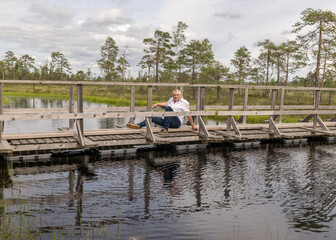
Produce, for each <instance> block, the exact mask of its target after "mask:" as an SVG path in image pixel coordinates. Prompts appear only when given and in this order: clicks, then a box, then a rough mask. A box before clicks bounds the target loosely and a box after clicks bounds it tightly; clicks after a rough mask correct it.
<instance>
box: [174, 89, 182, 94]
mask: <svg viewBox="0 0 336 240" xmlns="http://www.w3.org/2000/svg"><path fill="white" fill-rule="evenodd" d="M174 92H178V93H179V94H181V95H182V92H181V91H180V89H177V88H176V89H175V90H174V91H173V94H174Z"/></svg>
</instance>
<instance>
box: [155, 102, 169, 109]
mask: <svg viewBox="0 0 336 240" xmlns="http://www.w3.org/2000/svg"><path fill="white" fill-rule="evenodd" d="M157 106H159V107H163V108H165V107H167V102H162V103H154V104H153V105H152V108H156V107H157Z"/></svg>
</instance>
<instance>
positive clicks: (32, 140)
mask: <svg viewBox="0 0 336 240" xmlns="http://www.w3.org/2000/svg"><path fill="white" fill-rule="evenodd" d="M27 141H28V142H29V143H30V144H36V143H37V142H36V140H35V139H33V138H32V139H27Z"/></svg>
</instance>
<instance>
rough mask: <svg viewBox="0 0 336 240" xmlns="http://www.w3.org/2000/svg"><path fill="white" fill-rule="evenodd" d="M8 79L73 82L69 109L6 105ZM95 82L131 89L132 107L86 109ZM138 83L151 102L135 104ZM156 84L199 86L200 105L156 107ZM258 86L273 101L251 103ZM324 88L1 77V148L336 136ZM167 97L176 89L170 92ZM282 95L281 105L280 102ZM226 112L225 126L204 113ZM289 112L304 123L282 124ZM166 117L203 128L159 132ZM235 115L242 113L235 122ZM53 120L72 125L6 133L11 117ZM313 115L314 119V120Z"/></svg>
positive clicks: (10, 150)
mask: <svg viewBox="0 0 336 240" xmlns="http://www.w3.org/2000/svg"><path fill="white" fill-rule="evenodd" d="M4 84H28V85H35V86H36V85H39V84H42V85H66V86H69V108H28V109H4V108H3V104H2V94H3V88H4ZM75 86H76V88H77V104H76V105H77V108H76V109H75V97H74V96H75V90H74V89H75ZM90 86H108V87H113V86H124V87H125V88H126V87H129V88H130V106H129V107H106V108H85V109H84V107H83V87H90ZM136 87H146V88H147V107H135V89H136ZM153 87H177V88H179V89H180V90H181V91H182V92H183V91H184V90H185V89H186V88H194V90H195V91H196V90H197V104H196V107H194V106H192V107H191V110H192V111H190V112H163V111H162V110H161V111H160V110H159V111H153V110H152V92H153ZM207 88H215V89H217V91H218V92H219V91H221V89H227V91H228V95H229V97H228V102H226V103H222V104H220V105H215V106H208V105H205V98H206V94H205V91H206V89H207ZM238 89H239V90H243V91H242V92H243V94H244V95H243V96H244V101H243V104H242V105H239V106H234V104H233V103H234V101H233V100H234V93H235V91H237V90H238ZM251 90H259V91H268V92H269V93H270V103H269V105H248V96H249V91H251ZM288 91H291V92H293V91H294V92H300V91H305V92H309V94H311V95H313V98H312V99H314V102H312V103H311V105H285V104H284V100H285V97H286V92H288ZM322 91H327V92H334V91H336V89H333V88H305V87H277V86H273V87H271V86H248V85H244V86H241V85H213V84H206V85H191V84H186V83H183V84H182V83H181V84H168V83H167V84H155V83H116V82H113V83H112V82H109V83H108V82H63V81H30V80H29V81H28V80H25V81H24V80H20V81H18V80H16V81H14V80H2V81H0V153H1V154H3V155H4V154H7V155H8V154H20V153H34V154H35V153H41V152H50V151H55V150H57V151H58V150H69V149H92V148H94V149H106V148H123V147H133V146H138V145H140V146H141V145H160V144H185V143H200V142H202V143H204V142H215V143H219V144H221V143H227V142H251V141H268V140H274V139H277V140H279V139H297V138H311V137H331V138H333V137H334V136H336V122H335V121H336V118H335V117H331V119H330V121H328V122H324V121H322V119H321V118H320V115H326V114H328V115H332V116H335V115H336V106H334V105H320V104H319V102H320V101H319V99H320V94H321V92H322ZM166 95H167V96H166V97H167V99H168V98H169V97H170V96H171V92H170V91H167V93H166ZM277 98H279V100H278V102H279V104H276V102H277ZM216 114H217V115H218V116H227V117H228V118H227V122H226V123H225V124H220V125H206V124H205V122H204V119H203V118H204V117H205V116H215V115H216ZM284 115H304V116H305V118H304V120H303V121H302V122H298V123H282V117H283V116H284ZM164 116H194V117H196V119H197V120H196V121H197V124H198V125H199V131H197V132H196V131H193V130H192V129H191V127H190V126H182V127H181V128H178V129H169V134H167V135H159V134H158V132H159V131H160V128H159V127H154V126H152V124H150V122H151V121H150V120H151V119H150V118H151V117H164ZM233 116H241V117H240V119H239V120H238V121H235V119H234V118H233ZM247 116H268V121H267V122H266V123H261V124H246V117H247ZM136 117H138V118H139V117H143V118H145V120H146V123H147V127H146V128H143V129H127V128H125V127H122V128H115V129H97V130H85V129H84V124H83V122H84V121H85V119H88V118H126V119H129V121H130V122H134V118H136ZM41 119H44V120H46V121H47V120H52V119H69V127H67V128H66V130H65V129H62V130H63V131H57V132H33V133H19V132H18V133H15V134H9V133H4V128H5V127H6V122H7V121H24V120H41ZM310 120H311V121H310Z"/></svg>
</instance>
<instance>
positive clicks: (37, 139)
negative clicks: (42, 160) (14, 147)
mask: <svg viewBox="0 0 336 240" xmlns="http://www.w3.org/2000/svg"><path fill="white" fill-rule="evenodd" d="M35 140H36V142H37V143H38V144H45V143H46V141H44V139H43V138H36V139H35Z"/></svg>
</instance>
